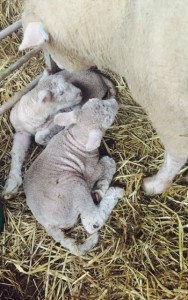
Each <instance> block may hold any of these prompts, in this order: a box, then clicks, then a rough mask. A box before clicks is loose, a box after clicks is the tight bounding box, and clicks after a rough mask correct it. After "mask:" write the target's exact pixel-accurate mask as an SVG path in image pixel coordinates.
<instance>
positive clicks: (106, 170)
mask: <svg viewBox="0 0 188 300" xmlns="http://www.w3.org/2000/svg"><path fill="white" fill-rule="evenodd" d="M99 164H100V166H102V169H103V172H102V173H101V176H100V178H99V179H98V180H97V181H96V183H95V185H94V187H93V190H92V195H93V196H94V198H95V200H96V202H100V201H101V199H102V198H103V197H104V195H105V193H106V191H107V190H108V189H109V186H110V183H111V181H112V178H113V176H114V174H115V172H116V163H115V161H114V159H113V158H110V157H109V156H104V157H103V158H101V160H100V161H99Z"/></svg>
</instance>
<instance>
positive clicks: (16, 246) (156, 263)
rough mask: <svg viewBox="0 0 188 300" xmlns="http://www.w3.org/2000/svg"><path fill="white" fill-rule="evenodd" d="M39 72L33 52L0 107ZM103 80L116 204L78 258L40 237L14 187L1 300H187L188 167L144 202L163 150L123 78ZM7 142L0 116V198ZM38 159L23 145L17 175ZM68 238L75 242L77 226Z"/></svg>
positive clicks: (13, 9) (0, 13)
mask: <svg viewBox="0 0 188 300" xmlns="http://www.w3.org/2000/svg"><path fill="white" fill-rule="evenodd" d="M22 5H23V3H22V1H19V0H14V1H6V0H0V27H1V29H2V28H5V27H7V26H8V25H9V24H11V23H13V22H14V21H16V20H17V19H19V17H20V13H21V10H22ZM21 34H22V33H21V30H19V31H17V32H16V33H14V34H12V35H11V36H10V37H7V38H6V39H4V40H3V41H2V42H1V44H0V60H1V67H0V68H1V69H3V68H5V67H7V66H8V65H10V64H11V63H13V62H15V61H16V59H17V58H18V57H19V56H20V55H21V54H20V53H18V45H19V43H20V39H21ZM43 67H44V64H43V58H42V54H41V53H40V54H39V55H37V56H36V57H34V58H32V59H31V60H30V61H29V62H28V63H26V64H25V65H24V66H23V67H22V68H20V69H19V70H17V71H15V72H14V73H13V74H12V75H11V76H9V77H8V79H7V80H5V81H4V82H3V84H2V85H1V86H0V95H1V104H2V103H4V102H5V101H7V100H8V98H9V97H10V96H11V95H13V94H14V93H15V92H16V91H18V90H20V89H21V88H22V87H23V86H25V85H27V84H28V83H29V82H30V81H31V80H32V79H33V78H35V77H36V75H37V74H39V73H40V72H41V70H42V69H43ZM108 75H109V76H110V77H111V78H112V79H113V80H114V81H115V84H116V88H117V91H118V101H119V102H120V103H121V104H122V105H121V108H120V110H119V113H118V115H117V118H116V121H115V123H114V125H113V126H112V128H111V129H110V130H109V131H108V132H107V134H106V136H105V138H104V142H103V145H102V153H104V152H105V153H108V154H109V155H110V156H112V157H113V158H114V159H115V160H116V162H117V173H116V176H115V178H114V181H113V184H114V185H122V186H124V188H125V197H124V199H123V200H122V201H120V202H119V204H118V205H117V206H116V208H115V209H114V211H113V212H112V214H111V216H110V218H109V219H108V221H107V224H106V225H105V227H104V228H103V229H102V230H101V231H100V241H99V243H98V245H97V247H95V248H94V249H93V251H91V252H90V253H88V254H87V255H86V256H84V257H75V256H73V255H71V254H70V253H69V252H68V251H66V250H65V249H63V248H61V247H60V246H59V244H57V243H55V242H54V241H53V240H52V238H50V237H49V236H47V234H46V232H45V231H44V229H43V228H42V227H41V226H40V225H39V224H38V223H37V222H36V220H35V219H34V218H33V216H32V214H31V212H30V210H29V209H28V207H27V205H26V201H25V196H24V193H23V189H22V188H20V190H19V193H18V195H17V196H16V197H15V198H14V199H12V200H8V201H4V207H5V216H6V225H5V230H4V232H3V233H2V234H1V235H0V247H1V250H0V251H1V256H0V299H1V300H4V299H14V300H16V299H20V300H21V299H24V300H27V299H33V300H39V299H40V300H44V299H45V300H52V299H53V300H59V299H74V300H79V299H80V300H92V299H95V300H96V299H97V300H126V299H127V300H142V299H143V300H145V299H147V300H160V299H163V300H166V299H173V300H184V299H188V269H187V268H188V221H187V219H188V194H187V181H186V177H185V173H186V172H187V169H188V168H187V167H186V166H185V167H184V169H183V170H182V171H181V172H180V173H179V175H178V176H177V178H176V181H175V182H174V183H173V186H172V187H171V188H170V190H169V191H168V192H166V193H164V194H162V195H160V196H156V197H147V196H146V195H145V194H144V192H143V191H142V188H141V184H142V179H143V177H144V176H146V175H148V174H152V173H155V172H156V171H157V170H158V168H159V166H160V165H161V163H162V160H163V147H162V145H161V144H160V141H159V138H158V136H157V134H156V132H155V131H154V130H153V128H152V126H151V123H150V122H149V120H148V118H147V116H146V115H145V114H144V112H143V111H142V109H141V108H140V107H139V106H138V105H137V104H136V103H135V102H134V101H133V100H132V99H131V97H130V94H129V92H128V90H127V87H126V84H125V82H124V81H123V79H122V78H120V77H119V76H117V75H115V74H112V73H110V72H108ZM12 139H13V128H12V127H11V125H10V122H9V112H8V113H6V114H4V115H3V116H1V117H0V145H1V146H0V159H1V162H0V188H1V189H2V187H3V185H4V181H5V179H6V176H7V174H8V171H9V166H10V149H11V145H12ZM41 150H42V148H41V147H38V146H36V145H33V147H32V148H31V150H30V153H29V155H28V158H27V161H26V163H25V165H24V170H23V172H26V170H27V168H28V166H29V165H30V164H31V162H32V161H33V160H34V159H35V157H36V156H37V155H38V154H39V152H40V151H41ZM147 172H148V174H147ZM69 234H70V233H69ZM71 234H74V235H77V234H78V235H79V236H80V237H81V238H82V235H83V234H84V233H83V228H82V227H81V225H80V224H78V225H77V227H76V229H75V230H74V232H72V233H71Z"/></svg>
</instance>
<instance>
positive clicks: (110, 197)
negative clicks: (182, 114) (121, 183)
mask: <svg viewBox="0 0 188 300" xmlns="http://www.w3.org/2000/svg"><path fill="white" fill-rule="evenodd" d="M123 195H124V190H123V189H122V188H118V187H111V188H109V189H108V191H107V192H106V194H105V196H104V197H103V199H102V200H101V202H100V204H99V205H95V204H94V203H93V202H92V200H90V199H88V202H87V203H86V204H85V207H84V208H83V210H82V212H81V220H82V224H83V226H84V228H85V229H86V230H87V232H88V233H91V234H92V233H94V232H96V231H98V230H99V229H100V228H101V227H102V226H103V225H104V224H105V222H106V220H107V219H108V217H109V215H110V213H111V211H112V210H113V208H114V206H115V205H116V204H117V202H118V200H119V199H122V198H123Z"/></svg>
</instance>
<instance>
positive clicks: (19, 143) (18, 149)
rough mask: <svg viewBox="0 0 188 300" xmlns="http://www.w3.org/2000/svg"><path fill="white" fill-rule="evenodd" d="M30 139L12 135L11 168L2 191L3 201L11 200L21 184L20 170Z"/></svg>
mask: <svg viewBox="0 0 188 300" xmlns="http://www.w3.org/2000/svg"><path fill="white" fill-rule="evenodd" d="M30 139H31V138H30V136H28V135H24V134H22V133H19V132H16V133H15V134H14V140H13V146H12V150H11V167H10V172H9V175H8V178H7V180H6V183H5V186H4V190H3V196H4V198H5V199H10V198H12V197H13V196H14V194H16V193H17V190H18V188H19V186H20V185H21V184H22V175H21V169H22V166H23V162H24V160H25V156H26V154H27V150H28V148H29V145H30Z"/></svg>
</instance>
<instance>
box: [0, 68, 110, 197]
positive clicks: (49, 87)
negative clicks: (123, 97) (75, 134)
mask: <svg viewBox="0 0 188 300" xmlns="http://www.w3.org/2000/svg"><path fill="white" fill-rule="evenodd" d="M108 90H110V92H111V94H112V95H114V94H115V89H114V87H113V84H112V83H111V81H110V80H108V79H107V78H106V77H104V76H102V75H100V74H98V73H96V72H94V71H91V70H88V71H84V72H76V73H70V72H68V71H66V70H63V71H61V72H59V73H57V74H55V75H49V74H48V73H47V72H44V75H43V77H42V79H41V80H40V82H39V83H38V85H37V86H36V87H35V88H34V89H33V90H32V91H30V92H29V93H27V94H26V95H24V96H23V97H22V98H21V100H20V101H19V102H18V103H17V104H16V105H15V106H14V108H13V109H12V111H11V114H10V121H11V123H12V125H13V127H14V128H15V130H16V133H15V135H14V141H13V147H12V150H11V158H12V160H11V168H10V173H9V175H8V178H7V181H6V183H5V187H4V190H3V196H4V198H5V199H10V198H12V197H13V196H14V195H15V194H16V193H17V190H18V188H19V186H20V185H21V184H22V176H21V169H22V165H23V162H24V159H25V156H26V153H27V150H28V148H29V145H30V141H31V136H32V135H35V141H36V142H37V143H38V144H41V145H46V144H47V143H48V141H49V140H50V139H51V137H52V136H53V135H55V134H57V133H58V132H59V131H60V130H61V129H62V127H60V126H57V125H54V123H53V118H54V115H55V114H56V113H57V112H58V111H59V110H62V109H67V108H69V109H70V108H71V109H76V108H78V107H79V106H78V104H79V103H80V102H81V100H83V102H85V101H86V100H88V99H89V98H94V97H97V98H100V99H102V98H103V97H104V96H105V95H106V94H107V92H108Z"/></svg>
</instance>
